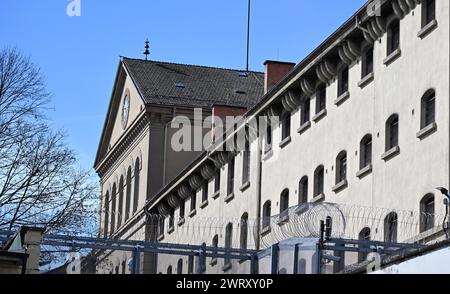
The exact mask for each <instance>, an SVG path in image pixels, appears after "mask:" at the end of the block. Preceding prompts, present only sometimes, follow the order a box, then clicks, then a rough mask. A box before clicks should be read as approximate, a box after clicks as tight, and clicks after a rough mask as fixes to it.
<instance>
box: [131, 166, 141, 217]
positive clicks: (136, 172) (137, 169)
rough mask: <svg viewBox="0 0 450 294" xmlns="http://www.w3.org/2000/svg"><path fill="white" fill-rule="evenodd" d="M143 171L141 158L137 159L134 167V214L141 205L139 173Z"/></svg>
mask: <svg viewBox="0 0 450 294" xmlns="http://www.w3.org/2000/svg"><path fill="white" fill-rule="evenodd" d="M140 171H141V167H140V161H139V158H136V163H135V166H134V199H133V214H134V213H135V212H136V211H137V209H138V205H139V177H140V176H139V173H140Z"/></svg>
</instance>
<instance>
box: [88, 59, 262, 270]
mask: <svg viewBox="0 0 450 294" xmlns="http://www.w3.org/2000/svg"><path fill="white" fill-rule="evenodd" d="M263 85H264V76H263V74H262V73H258V72H245V71H239V70H231V69H221V68H212V67H205V66H195V65H184V64H174V63H167V62H156V61H145V60H138V59H130V58H122V59H121V60H120V62H119V66H118V69H117V74H116V80H115V83H114V87H113V92H112V96H111V101H110V104H109V107H108V112H107V116H106V120H105V124H104V127H103V131H102V136H101V138H100V143H99V147H98V151H97V156H96V159H95V164H94V166H95V170H96V172H97V173H98V175H99V177H100V186H101V195H102V196H101V201H100V207H101V208H102V209H101V218H100V219H101V220H100V232H99V234H100V236H101V237H107V238H123V239H133V240H146V239H147V238H148V236H147V235H148V234H149V232H148V230H147V229H146V227H145V224H146V220H145V214H144V213H143V208H144V205H145V204H146V203H147V202H148V201H149V200H151V199H152V197H153V196H154V195H156V193H157V192H158V191H159V190H161V189H162V188H163V187H164V186H165V185H166V184H167V183H169V182H170V181H171V180H172V179H173V178H175V177H176V176H177V175H178V174H179V173H180V171H181V170H183V169H184V168H186V167H187V166H188V165H189V164H190V163H191V161H192V160H193V159H194V158H196V157H197V156H198V155H199V154H200V153H201V152H202V150H203V149H201V148H202V146H200V150H195V149H192V150H187V151H183V152H176V151H174V150H173V149H172V148H171V141H172V139H173V136H174V134H175V133H176V131H177V130H178V128H177V127H176V126H175V127H173V126H172V124H171V122H172V121H173V120H174V118H175V117H182V118H184V119H188V120H189V121H190V122H191V124H192V133H194V130H195V131H198V132H200V134H206V133H207V132H209V131H210V129H211V127H210V126H209V127H205V126H204V124H203V118H205V117H208V116H211V115H212V113H213V111H216V113H220V115H227V114H232V115H237V114H242V113H244V112H246V111H247V109H249V108H251V107H253V106H254V105H255V104H256V103H257V102H258V100H259V99H260V98H261V97H262V94H263ZM195 109H196V110H197V112H199V111H201V113H200V119H197V121H195V118H194V110H195ZM105 258H109V259H112V262H113V264H115V266H114V267H112V268H111V269H109V270H108V271H115V269H116V268H117V267H118V266H119V264H118V263H120V265H121V264H122V262H123V261H124V260H125V259H126V257H123V256H120V257H117V256H114V255H113V256H110V253H108V254H106V255H104V256H102V257H101V258H100V260H102V259H105ZM118 261H120V262H118Z"/></svg>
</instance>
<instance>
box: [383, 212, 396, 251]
mask: <svg viewBox="0 0 450 294" xmlns="http://www.w3.org/2000/svg"><path fill="white" fill-rule="evenodd" d="M397 228H398V216H397V214H396V213H395V212H391V213H390V214H388V215H387V216H386V218H385V219H384V241H385V242H393V243H395V242H397Z"/></svg>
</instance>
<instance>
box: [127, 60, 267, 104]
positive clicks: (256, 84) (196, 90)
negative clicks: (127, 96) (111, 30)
mask: <svg viewBox="0 0 450 294" xmlns="http://www.w3.org/2000/svg"><path fill="white" fill-rule="evenodd" d="M123 63H124V64H125V66H126V68H127V70H128V72H129V73H130V75H131V77H132V79H133V80H134V81H135V83H136V85H137V87H138V89H139V91H140V93H141V95H142V96H143V98H144V100H145V101H146V103H147V104H156V105H173V106H194V107H203V108H211V106H212V105H214V104H217V105H227V106H235V107H246V108H251V107H252V106H254V105H255V104H256V103H257V102H258V101H259V100H260V99H261V98H262V97H263V95H264V93H263V92H264V74H263V73H259V72H245V71H244V72H243V71H239V70H232V69H222V68H213V67H206V66H197V65H186V64H176V63H167V62H158V61H146V60H140V59H130V58H123ZM243 73H245V74H244V75H243Z"/></svg>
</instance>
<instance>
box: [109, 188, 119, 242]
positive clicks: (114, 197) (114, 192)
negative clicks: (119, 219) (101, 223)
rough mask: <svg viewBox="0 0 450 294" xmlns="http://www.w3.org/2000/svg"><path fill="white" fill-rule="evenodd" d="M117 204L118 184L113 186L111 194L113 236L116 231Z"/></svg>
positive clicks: (111, 230)
mask: <svg viewBox="0 0 450 294" xmlns="http://www.w3.org/2000/svg"><path fill="white" fill-rule="evenodd" d="M116 202H117V186H116V183H114V184H113V188H112V192H111V204H112V205H111V229H110V230H109V231H110V234H111V235H112V234H113V233H114V231H115V229H116Z"/></svg>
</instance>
